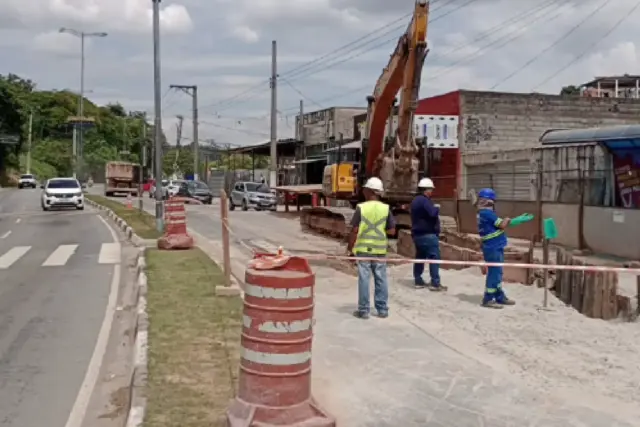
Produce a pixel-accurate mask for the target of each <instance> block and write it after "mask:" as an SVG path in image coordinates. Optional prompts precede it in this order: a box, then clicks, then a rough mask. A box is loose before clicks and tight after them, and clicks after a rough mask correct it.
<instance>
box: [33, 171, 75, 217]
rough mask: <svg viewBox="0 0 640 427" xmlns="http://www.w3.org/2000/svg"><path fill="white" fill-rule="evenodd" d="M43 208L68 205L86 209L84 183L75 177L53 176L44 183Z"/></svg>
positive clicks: (68, 206)
mask: <svg viewBox="0 0 640 427" xmlns="http://www.w3.org/2000/svg"><path fill="white" fill-rule="evenodd" d="M41 187H42V189H43V190H44V191H43V192H42V210H43V211H48V210H49V209H51V208H57V207H61V208H64V207H67V208H76V209H78V210H83V209H84V194H83V193H82V185H80V182H78V180H77V179H75V178H52V179H50V180H48V181H47V182H46V184H43V185H42V186H41Z"/></svg>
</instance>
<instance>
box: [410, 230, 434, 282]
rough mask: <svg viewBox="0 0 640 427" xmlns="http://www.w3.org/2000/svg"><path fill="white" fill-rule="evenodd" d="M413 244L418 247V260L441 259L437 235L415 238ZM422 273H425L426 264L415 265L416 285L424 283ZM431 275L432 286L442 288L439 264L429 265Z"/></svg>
mask: <svg viewBox="0 0 640 427" xmlns="http://www.w3.org/2000/svg"><path fill="white" fill-rule="evenodd" d="M413 244H414V245H415V247H416V259H433V260H438V259H440V239H439V238H438V236H437V235H435V234H425V235H423V236H414V238H413ZM422 273H424V264H413V280H414V281H415V283H416V285H420V284H423V283H424V280H423V279H422ZM429 275H430V276H431V284H432V285H433V286H440V265H439V264H429Z"/></svg>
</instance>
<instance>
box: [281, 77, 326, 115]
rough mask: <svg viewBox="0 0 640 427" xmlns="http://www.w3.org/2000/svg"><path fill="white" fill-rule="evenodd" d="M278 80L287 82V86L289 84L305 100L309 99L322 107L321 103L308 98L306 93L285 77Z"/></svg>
mask: <svg viewBox="0 0 640 427" xmlns="http://www.w3.org/2000/svg"><path fill="white" fill-rule="evenodd" d="M280 80H282V81H283V82H285V83H286V84H287V86H289V87H290V88H291V89H293V90H294V91H295V92H296V93H297V94H298V95H300V96H301V97H302V98H304V99H305V100H306V101H309V102H310V103H312V104H314V105H317V106H318V107H320V108H324V107H323V106H322V104H320V103H318V102H316V101H314V100H313V99H311V98H309V97H308V96H307V95H305V94H304V93H302V92H301V91H300V90H299V89H298V88H296V87H295V86H294V85H292V84H291V82H290V81H289V80H287V79H284V78H280Z"/></svg>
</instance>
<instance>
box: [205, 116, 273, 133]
mask: <svg viewBox="0 0 640 427" xmlns="http://www.w3.org/2000/svg"><path fill="white" fill-rule="evenodd" d="M200 123H202V124H205V125H208V126H213V127H216V128H220V129H225V130H228V131H232V132H240V133H245V134H248V135H256V136H264V137H269V134H268V133H265V132H257V131H252V130H249V129H237V128H232V127H228V126H223V125H219V124H217V123H212V122H208V121H206V120H200Z"/></svg>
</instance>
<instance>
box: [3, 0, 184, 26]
mask: <svg viewBox="0 0 640 427" xmlns="http://www.w3.org/2000/svg"><path fill="white" fill-rule="evenodd" d="M151 8H152V4H151V2H150V1H148V0H91V1H88V0H29V1H22V0H0V11H2V14H0V15H1V16H2V18H1V19H2V21H1V22H3V23H5V22H6V23H12V26H13V27H21V28H42V27H43V26H47V24H49V23H50V22H51V21H59V22H61V23H64V26H70V27H72V26H79V27H82V28H87V27H92V28H94V27H95V28H96V29H97V30H98V31H122V32H129V33H142V32H144V33H146V32H148V30H149V29H150V28H151V24H152V20H151V16H152V10H151ZM160 20H161V23H162V25H163V30H164V31H165V32H167V33H185V32H188V31H190V30H191V28H192V27H193V22H192V20H191V17H190V15H189V12H188V11H187V9H186V8H185V6H183V5H181V4H176V3H172V4H168V5H164V3H163V5H162V6H161V11H160Z"/></svg>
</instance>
